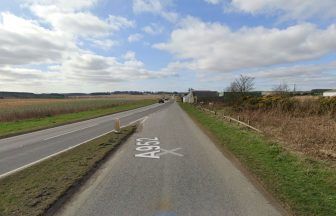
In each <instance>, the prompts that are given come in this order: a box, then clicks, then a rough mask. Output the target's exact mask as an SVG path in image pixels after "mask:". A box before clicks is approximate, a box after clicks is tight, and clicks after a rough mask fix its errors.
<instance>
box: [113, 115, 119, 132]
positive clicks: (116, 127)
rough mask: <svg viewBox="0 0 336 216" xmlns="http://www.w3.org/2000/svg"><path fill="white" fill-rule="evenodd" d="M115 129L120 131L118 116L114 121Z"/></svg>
mask: <svg viewBox="0 0 336 216" xmlns="http://www.w3.org/2000/svg"><path fill="white" fill-rule="evenodd" d="M114 129H115V130H116V131H117V132H119V131H120V119H118V118H116V119H115V123H114Z"/></svg>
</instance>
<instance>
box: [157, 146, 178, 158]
mask: <svg viewBox="0 0 336 216" xmlns="http://www.w3.org/2000/svg"><path fill="white" fill-rule="evenodd" d="M180 149H182V148H176V149H172V150H166V149H163V148H160V151H161V152H160V153H159V154H158V156H159V157H160V156H162V155H166V154H173V155H176V156H180V157H183V156H184V155H183V154H180V153H176V151H178V150H180Z"/></svg>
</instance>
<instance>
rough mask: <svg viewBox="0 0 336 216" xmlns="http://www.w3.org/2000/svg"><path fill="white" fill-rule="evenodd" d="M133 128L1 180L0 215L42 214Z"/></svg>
mask: <svg viewBox="0 0 336 216" xmlns="http://www.w3.org/2000/svg"><path fill="white" fill-rule="evenodd" d="M134 130H135V126H130V127H127V128H124V129H122V131H121V132H120V133H109V134H107V135H104V136H102V137H100V138H97V139H95V140H93V141H90V142H88V143H85V144H83V145H80V146H78V147H76V148H74V149H72V150H69V151H67V152H65V153H62V154H60V155H57V156H55V157H53V158H50V159H48V160H46V161H43V162H41V163H39V164H37V165H34V166H32V167H29V168H27V169H24V170H22V171H20V172H18V173H15V174H13V175H11V176H8V177H5V178H3V179H0V215H6V216H7V215H8V216H11V215H27V216H32V215H42V214H43V213H44V212H45V211H46V210H48V209H49V208H50V207H51V206H52V205H53V204H54V203H55V202H56V201H57V200H58V199H59V198H61V197H62V196H64V194H65V193H66V192H67V191H69V190H70V189H71V188H73V187H76V185H78V184H79V182H80V181H81V180H82V179H84V178H85V177H86V176H88V175H89V173H90V172H92V170H95V168H96V167H97V166H98V165H99V164H100V162H101V161H102V160H103V159H105V158H107V156H108V155H109V153H111V152H112V150H113V149H114V148H116V146H117V145H118V144H120V143H121V142H123V141H124V140H125V139H126V138H127V137H128V136H130V135H131V134H132V133H133V132H134Z"/></svg>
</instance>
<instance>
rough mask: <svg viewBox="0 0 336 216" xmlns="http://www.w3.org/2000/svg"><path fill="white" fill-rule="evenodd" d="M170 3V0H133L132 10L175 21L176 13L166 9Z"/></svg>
mask: <svg viewBox="0 0 336 216" xmlns="http://www.w3.org/2000/svg"><path fill="white" fill-rule="evenodd" d="M170 5H171V1H169V0H168V1H167V0H164V1H160V0H133V12H134V13H137V14H140V13H152V14H155V15H159V16H161V17H163V18H164V19H166V20H168V21H170V22H176V21H177V19H178V14H177V13H176V12H172V11H169V10H168V9H167V7H169V6H170Z"/></svg>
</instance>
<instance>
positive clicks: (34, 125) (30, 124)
mask: <svg viewBox="0 0 336 216" xmlns="http://www.w3.org/2000/svg"><path fill="white" fill-rule="evenodd" d="M155 102H156V101H154V100H141V101H135V102H132V103H126V104H122V105H119V106H115V107H111V108H105V109H96V110H89V111H82V112H75V113H68V114H61V115H56V116H50V117H44V118H36V119H27V120H20V121H14V122H0V137H5V136H10V135H15V134H19V133H25V132H30V131H35V130H40V129H45V128H50V127H55V126H59V125H63V124H67V123H72V122H77V121H82V120H86V119H90V118H96V117H99V116H104V115H108V114H113V113H117V112H122V111H126V110H131V109H136V108H139V107H143V106H147V105H150V104H153V103H155Z"/></svg>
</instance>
